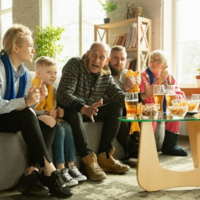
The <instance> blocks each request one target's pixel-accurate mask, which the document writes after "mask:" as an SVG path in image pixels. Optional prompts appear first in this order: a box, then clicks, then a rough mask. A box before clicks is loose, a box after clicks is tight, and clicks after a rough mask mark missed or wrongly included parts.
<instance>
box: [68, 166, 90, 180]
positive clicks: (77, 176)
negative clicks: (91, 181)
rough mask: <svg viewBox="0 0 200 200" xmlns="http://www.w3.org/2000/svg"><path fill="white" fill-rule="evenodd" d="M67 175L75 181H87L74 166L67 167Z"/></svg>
mask: <svg viewBox="0 0 200 200" xmlns="http://www.w3.org/2000/svg"><path fill="white" fill-rule="evenodd" d="M68 173H69V175H70V176H71V177H73V178H74V179H75V180H77V181H85V180H87V177H86V176H84V175H83V174H81V172H80V171H79V170H78V168H77V167H76V165H70V166H69V171H68Z"/></svg>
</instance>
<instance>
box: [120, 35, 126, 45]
mask: <svg viewBox="0 0 200 200" xmlns="http://www.w3.org/2000/svg"><path fill="white" fill-rule="evenodd" d="M126 38H127V33H124V35H123V38H122V41H121V45H122V46H125V43H126Z"/></svg>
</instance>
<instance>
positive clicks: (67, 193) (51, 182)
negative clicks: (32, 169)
mask: <svg viewBox="0 0 200 200" xmlns="http://www.w3.org/2000/svg"><path fill="white" fill-rule="evenodd" d="M40 179H41V182H42V184H43V185H45V186H47V187H48V188H49V192H50V193H51V194H52V195H53V196H56V197H58V198H69V197H71V196H72V192H71V190H70V188H69V187H68V186H66V183H64V181H63V180H62V178H61V174H60V173H59V171H58V170H55V171H53V172H52V173H51V176H45V175H44V173H42V174H41V177H40Z"/></svg>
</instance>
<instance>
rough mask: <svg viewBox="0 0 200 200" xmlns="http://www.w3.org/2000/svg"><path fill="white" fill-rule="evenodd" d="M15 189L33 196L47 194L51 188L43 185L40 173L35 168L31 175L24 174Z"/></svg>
mask: <svg viewBox="0 0 200 200" xmlns="http://www.w3.org/2000/svg"><path fill="white" fill-rule="evenodd" d="M15 189H16V190H17V191H19V192H21V193H22V194H25V195H31V196H46V195H48V193H49V189H48V188H47V187H45V186H44V185H42V183H41V182H40V180H39V173H38V172H37V171H35V170H34V171H33V172H32V174H30V175H27V176H25V175H22V176H21V178H20V179H19V182H18V183H17V185H16V186H15Z"/></svg>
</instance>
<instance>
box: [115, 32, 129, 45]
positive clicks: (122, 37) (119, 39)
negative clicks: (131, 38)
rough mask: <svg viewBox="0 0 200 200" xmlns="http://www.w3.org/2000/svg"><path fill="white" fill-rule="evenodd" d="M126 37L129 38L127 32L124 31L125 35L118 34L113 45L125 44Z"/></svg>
mask: <svg viewBox="0 0 200 200" xmlns="http://www.w3.org/2000/svg"><path fill="white" fill-rule="evenodd" d="M126 38H127V33H124V34H123V35H118V36H117V37H116V38H115V41H114V43H113V46H114V45H122V46H124V45H125V42H126Z"/></svg>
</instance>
